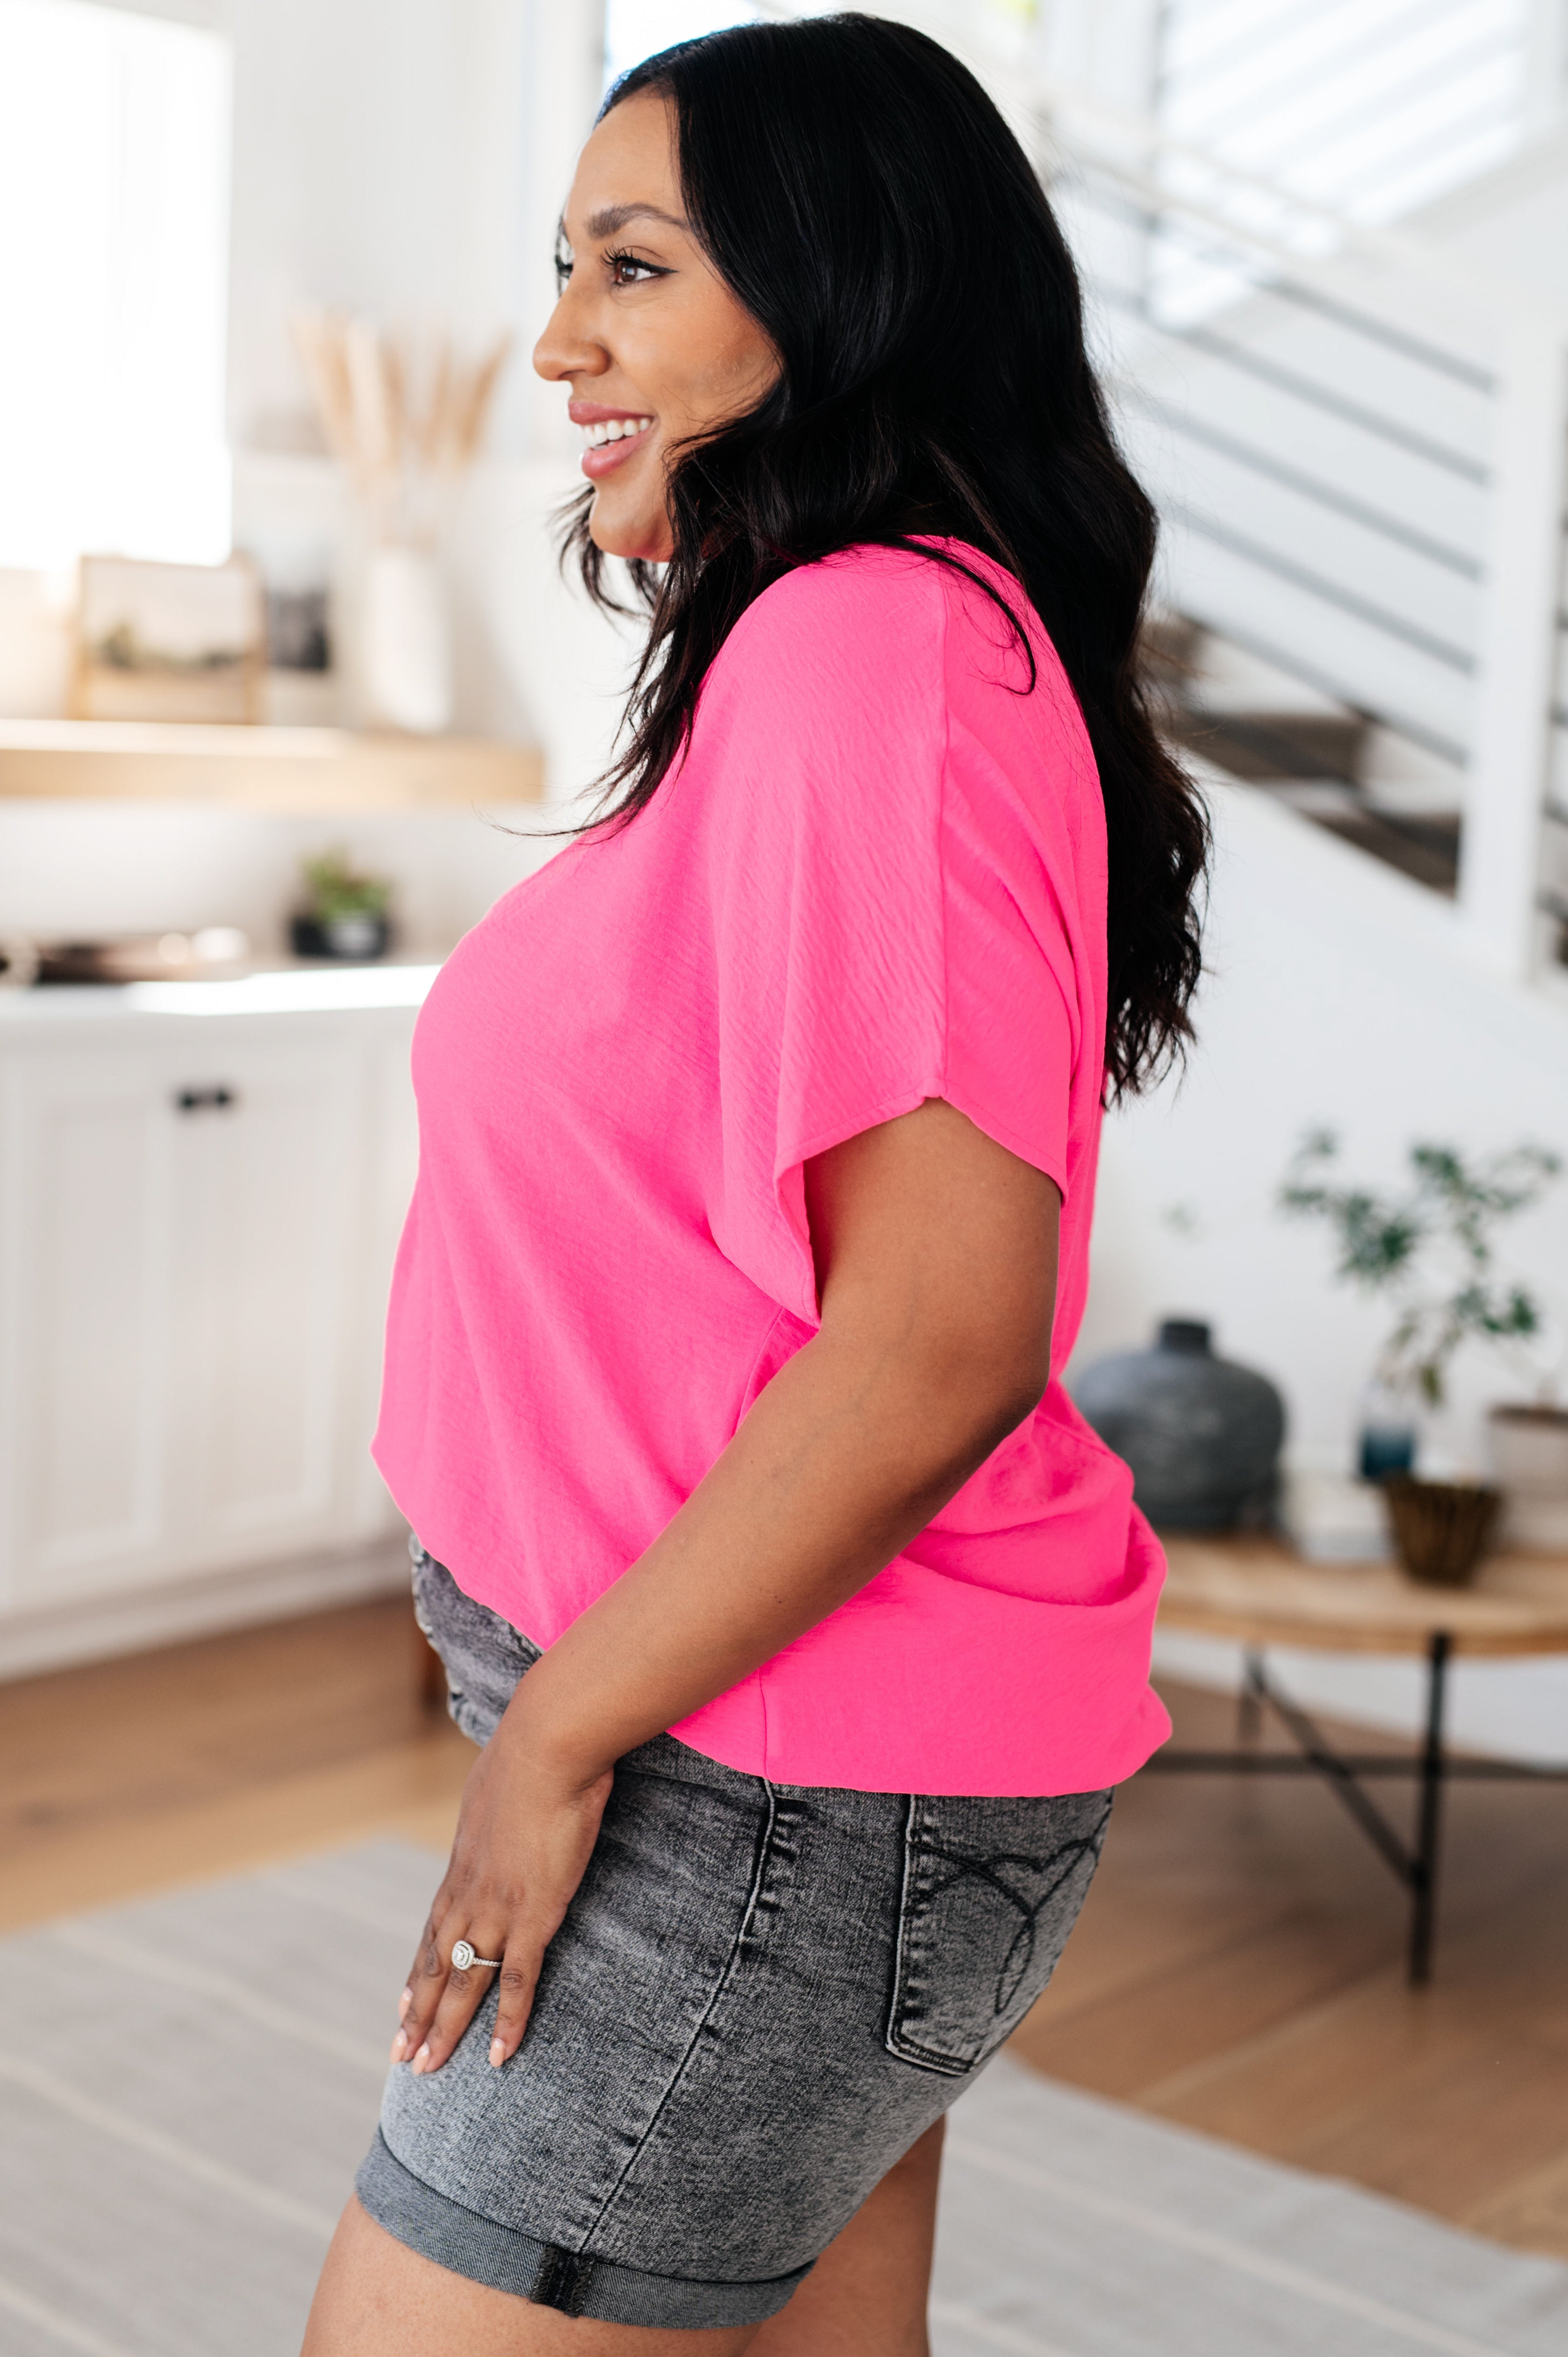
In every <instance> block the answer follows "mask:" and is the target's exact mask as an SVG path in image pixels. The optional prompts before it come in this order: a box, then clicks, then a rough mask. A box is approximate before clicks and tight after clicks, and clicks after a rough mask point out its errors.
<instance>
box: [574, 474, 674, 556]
mask: <svg viewBox="0 0 1568 2357" xmlns="http://www.w3.org/2000/svg"><path fill="white" fill-rule="evenodd" d="M617 509H618V502H617V501H616V500H615V499H614V497H613V495H612V496H607V494H606V492H605V491H603V490H601V491H599V492H598V494H597V495H596V498H595V500H594V504H593V506H592V507H591V508H590V509H589V511H588V538H589V539H590V540H591V541H592V542H593V544H594V546H595V547H596V549H598V550H600V551H601V552H602V554H604V555H606V556H623V557H625V558H626V559H627V561H628V563H631V562H634V561H636V560H637V559H639V558H640V560H641V562H642V563H643V564H644V565H664V564H667V563H668V561H669V559H670V556H671V549H672V543H671V537H670V526H669V524H668V522H665V520H664V519H663V518H662V517H659V516H649V515H634V514H628V513H627V512H626V511H624V510H622V511H620V512H618V511H617Z"/></svg>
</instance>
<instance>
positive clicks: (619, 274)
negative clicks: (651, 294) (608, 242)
mask: <svg viewBox="0 0 1568 2357" xmlns="http://www.w3.org/2000/svg"><path fill="white" fill-rule="evenodd" d="M605 261H606V264H607V267H608V270H609V274H610V277H611V279H612V281H613V282H614V284H615V285H617V286H641V285H645V284H646V283H647V281H648V280H649V279H650V278H662V277H663V276H664V272H663V271H662V270H658V269H656V268H655V267H654V265H653V264H652V263H651V262H639V260H638V257H637V255H636V254H635V253H609V254H607V255H606V256H605Z"/></svg>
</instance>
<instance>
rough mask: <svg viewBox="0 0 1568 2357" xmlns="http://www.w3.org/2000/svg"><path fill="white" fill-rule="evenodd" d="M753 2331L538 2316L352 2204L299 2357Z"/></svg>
mask: <svg viewBox="0 0 1568 2357" xmlns="http://www.w3.org/2000/svg"><path fill="white" fill-rule="evenodd" d="M872 2198H873V2200H875V2195H874V2196H873V2197H872ZM756 2333H757V2327H756V2325H754V2324H742V2325H737V2326H736V2327H735V2328H734V2329H733V2330H731V2329H729V2328H723V2329H720V2330H713V2331H703V2332H660V2331H656V2330H651V2329H650V2328H649V2327H648V2326H645V2325H640V2324H599V2323H596V2322H595V2321H593V2320H592V2319H589V2318H586V2317H573V2316H562V2315H561V2314H560V2313H559V2312H558V2310H556V2309H553V2308H535V2307H534V2305H533V2304H532V2301H531V2300H526V2299H519V2298H515V2297H514V2295H513V2294H512V2293H510V2292H504V2291H492V2290H491V2289H490V2287H489V2285H488V2284H477V2283H472V2282H470V2280H469V2279H468V2277H467V2276H458V2275H453V2274H452V2273H450V2271H449V2270H448V2269H447V2268H446V2267H438V2266H436V2265H435V2261H434V2260H433V2259H426V2258H423V2257H421V2255H420V2254H419V2253H418V2252H417V2251H411V2250H410V2249H409V2248H408V2246H407V2244H403V2243H400V2242H398V2241H397V2240H396V2239H395V2238H394V2237H393V2236H392V2235H391V2234H389V2233H387V2232H386V2230H385V2229H384V2227H381V2226H378V2225H377V2224H376V2222H375V2220H374V2219H373V2218H371V2216H370V2214H369V2212H366V2211H364V2210H362V2209H361V2208H360V2204H359V2203H358V2202H357V2201H350V2202H349V2207H348V2208H347V2210H345V2211H344V2212H343V2215H342V2217H341V2218H340V2219H339V2221H338V2232H337V2233H336V2234H335V2235H334V2236H333V2238H332V2247H331V2249H330V2250H329V2251H328V2254H327V2264H326V2266H324V2267H323V2268H322V2270H321V2281H320V2283H319V2284H318V2285H317V2289H316V2300H315V2304H314V2306H313V2307H312V2309H311V2311H310V2321H309V2323H308V2324H307V2325H306V2329H305V2346H304V2349H303V2351H302V2352H301V2357H741V2352H742V2351H743V2350H745V2349H747V2348H749V2347H750V2346H751V2344H752V2342H753V2341H754V2339H755V2337H756ZM800 2345H801V2346H804V2343H801V2344H800ZM833 2345H834V2346H835V2347H837V2346H839V2345H840V2344H838V2343H836V2342H835V2343H834V2344H833ZM842 2345H843V2347H845V2348H847V2347H848V2346H849V2345H850V2344H849V2343H848V2342H847V2341H845V2342H844V2343H843V2344H842ZM898 2345H899V2346H900V2347H901V2346H902V2344H898ZM914 2345H915V2344H914V2343H911V2344H910V2346H911V2347H913V2346H914ZM871 2346H872V2345H871V2344H867V2346H866V2357H871ZM875 2346H876V2347H878V2348H879V2347H880V2344H879V2343H878V2344H875ZM887 2346H888V2348H889V2349H890V2350H891V2349H892V2348H893V2347H894V2346H895V2344H894V2343H893V2342H892V2341H889V2342H888V2343H887Z"/></svg>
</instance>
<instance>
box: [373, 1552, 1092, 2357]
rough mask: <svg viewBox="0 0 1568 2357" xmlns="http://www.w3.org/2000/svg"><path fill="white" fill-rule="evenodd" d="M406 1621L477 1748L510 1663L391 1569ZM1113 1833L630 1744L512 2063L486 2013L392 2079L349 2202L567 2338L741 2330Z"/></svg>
mask: <svg viewBox="0 0 1568 2357" xmlns="http://www.w3.org/2000/svg"><path fill="white" fill-rule="evenodd" d="M414 1596H415V1607H416V1609H417V1611H418V1613H419V1618H420V1623H421V1626H422V1627H423V1628H424V1631H425V1633H426V1634H427V1635H428V1636H429V1637H430V1638H431V1640H432V1641H433V1642H434V1643H435V1647H436V1649H437V1651H438V1652H440V1654H441V1656H442V1658H443V1660H444V1662H445V1663H446V1675H447V1683H448V1685H449V1688H450V1693H451V1709H452V1716H453V1717H454V1718H455V1719H456V1722H457V1724H458V1726H459V1727H462V1729H463V1730H464V1732H465V1734H467V1735H469V1736H471V1737H472V1738H473V1739H474V1741H475V1742H476V1743H484V1742H485V1741H487V1740H488V1738H489V1736H490V1735H491V1734H492V1733H493V1732H494V1729H495V1727H496V1725H497V1722H498V1721H499V1717H500V1715H501V1713H502V1711H503V1710H504V1709H505V1707H506V1705H507V1703H508V1701H509V1700H510V1695H511V1693H512V1690H513V1688H514V1687H515V1685H516V1684H517V1681H518V1680H519V1678H521V1676H522V1675H523V1674H525V1673H526V1672H527V1670H528V1669H529V1668H530V1667H531V1665H532V1663H534V1662H536V1661H537V1660H538V1658H539V1649H538V1647H537V1646H535V1645H532V1644H531V1643H530V1642H529V1641H528V1639H527V1638H526V1637H522V1636H520V1635H519V1633H518V1632H517V1631H516V1630H515V1629H513V1628H511V1627H510V1624H509V1623H508V1622H506V1621H505V1620H501V1619H500V1618H499V1615H498V1614H496V1613H494V1612H492V1611H490V1610H489V1609H488V1608H487V1607H485V1606H484V1605H481V1604H476V1603H474V1602H473V1601H472V1599H471V1598H468V1597H467V1596H465V1595H464V1594H463V1592H462V1590H461V1589H460V1588H459V1587H457V1585H456V1581H455V1580H454V1579H453V1578H452V1577H451V1575H450V1573H449V1572H447V1571H446V1570H445V1569H444V1568H443V1567H442V1566H441V1565H440V1564H438V1563H435V1562H434V1561H432V1559H431V1558H430V1557H429V1556H428V1555H424V1553H423V1552H421V1551H417V1550H416V1551H415V1555H414ZM1110 1811H1111V1795H1110V1793H1109V1792H1076V1793H1069V1794H1066V1795H1064V1796H1062V1797H1060V1798H1058V1799H1048V1800H965V1799H957V1800H954V1799H932V1798H929V1797H928V1796H926V1795H923V1794H920V1793H913V1794H911V1793H897V1792H843V1791H838V1790H834V1789H825V1788H816V1787H812V1786H806V1785H790V1784H770V1783H768V1782H767V1781H765V1780H764V1779H763V1778H761V1777H759V1776H746V1775H742V1774H741V1773H740V1772H739V1771H738V1770H736V1769H733V1768H725V1767H721V1766H720V1765H719V1764H718V1763H717V1762H716V1761H715V1760H707V1759H704V1758H703V1755H702V1754H701V1753H700V1752H697V1751H693V1750H691V1749H689V1748H688V1747H687V1746H686V1745H685V1744H682V1743H678V1742H676V1741H675V1739H674V1738H672V1737H671V1736H668V1735H661V1736H659V1737H657V1738H655V1740H654V1741H653V1742H651V1743H645V1744H643V1745H641V1746H640V1747H639V1749H637V1750H636V1751H632V1752H629V1753H628V1755H627V1757H626V1758H625V1759H624V1760H621V1761H620V1763H619V1765H618V1768H617V1770H616V1778H615V1786H614V1790H613V1792H612V1793H611V1796H610V1801H609V1805H608V1807H607V1809H606V1812H605V1817H604V1825H603V1830H602V1831H601V1833H600V1835H599V1840H598V1844H597V1846H596V1849H595V1851H594V1855H593V1857H592V1859H591V1860H590V1862H589V1866H588V1870H587V1873H586V1875H585V1877H584V1879H583V1883H582V1886H581V1888H580V1889H579V1890H578V1892H577V1895H576V1897H575V1900H573V1903H572V1906H571V1908H570V1910H569V1911H568V1913H567V1915H566V1919H565V1921H564V1923H563V1924H562V1927H561V1929H560V1931H559V1932H557V1933H556V1936H555V1938H554V1940H553V1943H551V1946H550V1950H549V1953H548V1954H547V1955H546V1957H545V1962H544V1971H543V1976H542V1979H541V1981H540V1984H539V1991H538V1996H537V1998H536V2001H535V2005H534V2009H533V2014H532V2018H531V2020H530V2022H529V2025H528V2030H527V2034H526V2036H525V2038H524V2040H523V2043H522V2045H521V2048H520V2050H518V2052H517V2054H516V2055H515V2056H514V2057H513V2058H512V2060H511V2061H510V2062H509V2063H508V2064H507V2065H506V2066H505V2068H504V2069H502V2070H500V2071H492V2070H491V2068H490V2067H489V2060H488V2050H489V2039H490V2023H491V2020H492V2018H493V2017H494V2012H495V1992H494V1990H493V1989H492V1991H491V1993H490V1995H489V1997H488V1998H487V2000H486V2002H485V2003H484V2004H483V2005H482V2006H481V2007H480V2008H479V2010H478V2013H477V2014H476V2015H475V2017H474V2020H473V2023H472V2025H471V2027H470V2028H469V2030H468V2032H467V2036H466V2037H465V2038H464V2040H463V2041H462V2043H461V2044H460V2046H459V2047H458V2049H457V2050H456V2054H454V2056H453V2057H452V2059H451V2061H449V2062H448V2063H447V2064H446V2068H445V2069H444V2070H442V2071H439V2072H435V2073H434V2074H433V2075H431V2076H428V2077H420V2078H414V2077H413V2075H412V2074H411V2073H410V2072H409V2070H408V2069H407V2067H406V2065H402V2064H400V2065H399V2066H398V2067H396V2068H395V2069H394V2070H393V2071H392V2074H391V2077H390V2078H389V2080H388V2083H387V2090H386V2096H385V2101H384V2103H383V2106H382V2111H381V2130H380V2134H379V2135H378V2136H377V2138H376V2141H375V2143H374V2145H373V2146H372V2147H371V2153H370V2155H369V2157H368V2158H367V2159H366V2161H365V2163H364V2166H363V2168H362V2169H361V2170H360V2177H359V2193H360V2201H362V2202H363V2204H364V2206H365V2208H366V2209H367V2210H368V2211H369V2212H371V2216H372V2217H374V2218H377V2219H379V2220H380V2222H381V2224H382V2225H383V2226H385V2227H386V2228H387V2229H388V2231H389V2232H390V2233H392V2234H394V2235H396V2236H397V2238H398V2239H399V2241H401V2242H403V2243H406V2244H409V2245H410V2246H411V2247H412V2248H413V2249H414V2250H417V2251H422V2252H424V2255H426V2256H427V2257H429V2258H432V2259H434V2260H435V2261H436V2262H437V2263H438V2264H439V2265H441V2266H446V2267H450V2268H453V2269H454V2270H455V2271H456V2273H458V2274H460V2275H466V2276H470V2277H472V2278H473V2279H474V2280H475V2281H476V2282H478V2283H485V2284H491V2285H494V2286H496V2287H499V2289H500V2290H502V2291H510V2292H516V2293H519V2294H521V2296H522V2297H523V2298H527V2299H532V2300H535V2301H538V2302H541V2303H542V2304H543V2305H544V2306H546V2307H549V2308H554V2309H560V2310H562V2311H564V2313H565V2314H567V2315H569V2316H591V2317H599V2318H602V2319H606V2320H607V2321H609V2322H614V2323H621V2324H642V2325H659V2326H663V2327H665V2328H666V2329H678V2328H686V2329H691V2328H693V2327H702V2326H718V2325H736V2324H748V2323H759V2322H760V2321H761V2320H762V2319H764V2318H765V2317H768V2316H771V2315H773V2314H774V2313H775V2312H776V2311H777V2310H778V2309H780V2308H782V2307H783V2306H784V2303H785V2302H786V2300H787V2299H788V2298H789V2295H790V2293H791V2292H792V2291H793V2290H794V2288H795V2287H796V2285H797V2284H798V2283H800V2280H801V2278H802V2277H803V2276H805V2275H806V2274H807V2273H808V2272H809V2270H810V2268H811V2265H812V2263H813V2261H814V2260H816V2259H817V2258H818V2257H819V2255H821V2253H822V2251H823V2250H824V2249H825V2248H826V2246H827V2244H829V2243H830V2242H832V2239H833V2236H834V2235H835V2234H836V2233H838V2232H839V2230H840V2228H841V2227H843V2225H845V2224H846V2223H847V2222H848V2221H849V2219H850V2218H851V2217H852V2216H853V2215H854V2212H855V2211H856V2210H857V2209H858V2207H859V2206H860V2203H861V2202H862V2201H864V2200H865V2196H866V2195H867V2194H868V2193H869V2192H870V2190H871V2189H872V2187H873V2186H874V2185H875V2183H876V2182H877V2180H878V2179H879V2178H881V2177H883V2176H884V2175H885V2174H886V2171H887V2170H888V2169H890V2168H892V2166H893V2164H894V2163H895V2162H896V2161H897V2159H898V2158H900V2157H901V2155H902V2154H904V2153H905V2152H907V2151H908V2147H910V2146H911V2145H912V2144H913V2143H914V2142H915V2140H916V2138H917V2137H918V2136H920V2135H922V2134H923V2133H924V2131H925V2130H926V2129H927V2128H929V2126H931V2125H932V2123H933V2122H934V2121H935V2120H937V2119H938V2118H939V2117H940V2115H941V2114H942V2113H943V2112H945V2111H946V2109H947V2107H948V2105H949V2104H950V2103H951V2102H952V2101H953V2099H954V2097H955V2096H956V2095H958V2094H960V2093H961V2092H962V2090H963V2088H964V2087H965V2086H966V2085H967V2083H969V2081H970V2080H971V2078H972V2076H973V2075H974V2073H975V2072H977V2071H978V2070H979V2069H980V2068H981V2066H982V2065H983V2063H984V2062H985V2061H988V2060H989V2058H990V2057H991V2056H992V2055H993V2053H994V2052H995V2051H996V2050H997V2048H998V2047H999V2046H1000V2045H1001V2044H1002V2042H1003V2040H1004V2039H1005V2038H1006V2037H1007V2036H1008V2034H1009V2032H1010V2031H1012V2030H1014V2029H1016V2027H1017V2025H1018V2024H1019V2022H1020V2021H1022V2019H1023V2018H1024V2016H1025V2014H1026V2013H1027V2011H1028V2009H1029V2007H1030V2006H1031V2005H1033V2003H1034V2002H1035V1999H1036V1997H1037V1996H1039V1994H1040V1992H1041V1990H1042V1989H1043V1988H1044V1987H1045V1986H1046V1983H1047V1980H1049V1978H1050V1975H1051V1972H1052V1969H1053V1968H1054V1966H1055V1964H1056V1961H1057V1958H1058V1956H1059V1954H1060V1953H1061V1951H1062V1946H1063V1943H1065V1941H1066V1939H1067V1935H1068V1932H1069V1931H1070V1929H1071V1928H1072V1924H1073V1921H1074V1919H1075V1918H1076V1916H1077V1914H1078V1910H1079V1907H1080V1906H1081V1904H1082V1902H1083V1897H1084V1893H1085V1891H1086V1890H1087V1889H1088V1888H1089V1882H1090V1876H1091V1875H1092V1873H1093V1871H1094V1867H1095V1864H1096V1861H1097V1860H1098V1858H1099V1855H1100V1847H1101V1842H1102V1841H1103V1839H1104V1835H1105V1825H1106V1820H1107V1818H1108V1816H1109V1815H1110Z"/></svg>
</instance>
